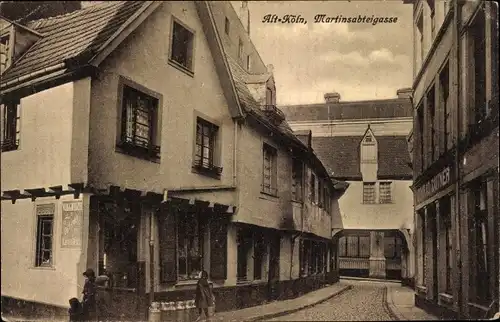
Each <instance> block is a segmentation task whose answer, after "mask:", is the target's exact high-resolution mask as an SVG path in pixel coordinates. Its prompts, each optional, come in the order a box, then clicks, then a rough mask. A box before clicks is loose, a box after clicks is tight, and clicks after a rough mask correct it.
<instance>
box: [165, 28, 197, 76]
mask: <svg viewBox="0 0 500 322" xmlns="http://www.w3.org/2000/svg"><path fill="white" fill-rule="evenodd" d="M172 33H173V35H172V49H171V56H170V59H171V60H173V61H174V62H176V63H177V64H179V65H181V66H182V67H184V68H186V69H188V70H189V71H193V43H194V34H193V33H192V32H191V31H189V30H188V29H187V28H185V27H183V26H182V25H181V24H179V23H177V22H175V21H174V25H173V28H172Z"/></svg>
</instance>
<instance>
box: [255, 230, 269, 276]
mask: <svg viewBox="0 0 500 322" xmlns="http://www.w3.org/2000/svg"><path fill="white" fill-rule="evenodd" d="M253 245H254V246H253V259H254V262H253V279H254V280H260V279H262V265H263V263H264V255H265V252H266V243H265V241H264V235H263V234H262V233H254V244H253Z"/></svg>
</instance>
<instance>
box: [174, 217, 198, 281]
mask: <svg viewBox="0 0 500 322" xmlns="http://www.w3.org/2000/svg"><path fill="white" fill-rule="evenodd" d="M202 228H203V227H202V225H201V224H200V220H199V218H198V215H197V214H196V213H184V214H181V215H179V216H178V218H177V234H178V237H177V259H178V279H179V280H191V279H196V278H197V277H198V276H199V274H200V272H201V271H202V270H203V230H202Z"/></svg>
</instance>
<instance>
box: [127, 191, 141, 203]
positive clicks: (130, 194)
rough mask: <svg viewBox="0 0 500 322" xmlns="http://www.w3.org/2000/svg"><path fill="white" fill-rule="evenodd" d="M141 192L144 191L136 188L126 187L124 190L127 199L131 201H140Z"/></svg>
mask: <svg viewBox="0 0 500 322" xmlns="http://www.w3.org/2000/svg"><path fill="white" fill-rule="evenodd" d="M141 194H142V192H141V191H140V190H134V189H125V191H124V192H123V195H124V197H125V199H128V200H130V201H134V200H137V201H138V200H139V199H140V198H141Z"/></svg>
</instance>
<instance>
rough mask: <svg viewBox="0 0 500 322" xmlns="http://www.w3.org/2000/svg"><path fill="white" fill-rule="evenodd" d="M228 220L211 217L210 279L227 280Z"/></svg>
mask: <svg viewBox="0 0 500 322" xmlns="http://www.w3.org/2000/svg"><path fill="white" fill-rule="evenodd" d="M228 223H229V221H228V219H226V218H220V217H213V218H212V219H211V220H210V278H211V279H213V280H225V279H226V278H227V228H228Z"/></svg>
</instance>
